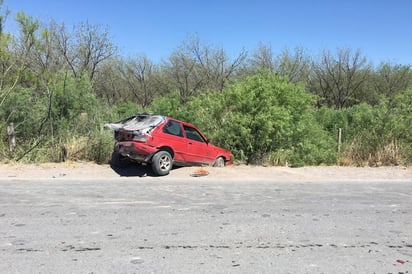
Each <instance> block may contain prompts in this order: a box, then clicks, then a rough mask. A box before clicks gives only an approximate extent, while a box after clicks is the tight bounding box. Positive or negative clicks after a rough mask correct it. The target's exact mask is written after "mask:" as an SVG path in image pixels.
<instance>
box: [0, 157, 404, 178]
mask: <svg viewBox="0 0 412 274" xmlns="http://www.w3.org/2000/svg"><path fill="white" fill-rule="evenodd" d="M199 172H200V173H205V174H206V176H200V177H201V178H193V176H192V175H193V174H196V173H199ZM126 177H127V178H139V177H148V178H151V177H153V178H162V179H163V178H164V180H170V179H185V178H186V179H189V180H204V179H205V178H210V179H214V180H224V181H226V180H227V181H237V180H239V181H241V180H246V181H249V180H250V181H252V180H262V181H263V180H265V181H266V180H267V181H279V182H281V181H299V182H319V181H325V182H328V181H348V180H351V181H353V180H359V181H367V180H369V181H370V180H377V181H381V180H391V181H396V180H402V181H411V182H412V168H411V167H378V168H371V167H362V168H358V167H338V166H330V167H323V166H322V167H301V168H289V167H263V166H248V165H232V166H227V167H224V168H213V167H202V168H200V170H199V167H184V168H175V169H173V170H172V171H171V172H170V174H169V175H168V176H164V177H155V176H154V175H153V173H151V169H150V167H139V166H131V167H128V168H126V169H115V168H112V167H111V166H110V165H97V164H95V163H89V162H81V163H78V162H65V163H47V164H0V179H7V178H8V179H12V178H16V179H42V178H67V179H79V180H81V179H91V178H96V179H115V178H126Z"/></svg>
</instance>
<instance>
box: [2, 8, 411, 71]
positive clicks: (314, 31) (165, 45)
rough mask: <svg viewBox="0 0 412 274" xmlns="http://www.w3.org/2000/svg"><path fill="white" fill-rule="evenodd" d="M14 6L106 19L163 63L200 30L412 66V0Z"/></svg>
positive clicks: (204, 34)
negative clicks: (358, 53)
mask: <svg viewBox="0 0 412 274" xmlns="http://www.w3.org/2000/svg"><path fill="white" fill-rule="evenodd" d="M3 6H6V7H8V9H9V10H10V11H11V14H10V15H9V17H8V19H7V22H6V23H7V24H6V31H9V32H14V31H15V24H13V21H14V17H15V14H16V12H18V11H23V12H25V13H26V14H27V15H30V16H32V17H34V18H37V19H40V20H41V21H44V22H48V20H50V19H53V20H55V21H56V22H60V23H61V22H64V23H65V24H66V25H73V24H78V23H81V22H86V21H87V22H89V23H90V24H96V25H102V26H107V27H108V29H109V33H110V37H111V39H112V41H113V42H114V43H115V45H116V46H117V47H118V48H119V51H120V53H121V54H122V55H124V56H134V55H140V54H145V55H146V56H147V57H148V58H149V59H151V60H153V61H155V62H158V61H160V60H161V59H164V58H167V57H168V56H169V55H170V54H171V53H172V51H173V50H175V49H176V48H177V47H178V46H179V45H181V44H182V43H183V42H184V41H187V40H188V38H189V37H190V36H192V35H195V34H196V35H197V36H198V37H199V39H200V41H201V42H203V43H204V44H208V45H212V46H219V47H223V49H225V51H226V52H227V53H228V54H229V55H230V56H232V57H233V56H235V55H236V54H238V53H239V52H240V51H241V50H242V49H243V48H244V49H246V50H247V51H248V52H249V53H251V52H253V51H254V50H256V49H257V47H258V45H259V43H263V44H265V45H270V46H271V47H272V50H273V51H274V53H275V54H278V53H280V51H281V50H282V49H284V48H289V49H293V48H295V47H297V46H300V47H303V48H304V49H305V50H306V51H307V52H308V53H309V54H310V55H311V56H312V57H316V56H317V55H318V54H320V53H321V51H322V50H323V49H329V50H332V51H335V50H336V49H337V48H350V49H353V50H356V49H360V50H361V52H362V53H363V54H364V55H365V56H366V57H368V59H369V60H370V61H372V62H373V63H374V64H375V65H377V64H379V63H380V62H382V61H384V62H392V63H398V64H404V65H409V64H411V65H412V16H411V14H412V1H411V0H356V1H355V0H340V1H335V0H329V1H327V0H312V1H311V0H307V1H304V0H289V1H288V0H280V1H276V0H254V1H253V0H250V1H246V0H237V1H234V0H226V1H225V0H220V1H219V0H204V1H200V0H192V1H189V0H181V1H179V0H174V1H172V0H170V1H167V0H146V1H141V0H135V1H132V0H129V1H126V0H117V1H107V0H62V1H58V0H38V1H34V0H4V4H3Z"/></svg>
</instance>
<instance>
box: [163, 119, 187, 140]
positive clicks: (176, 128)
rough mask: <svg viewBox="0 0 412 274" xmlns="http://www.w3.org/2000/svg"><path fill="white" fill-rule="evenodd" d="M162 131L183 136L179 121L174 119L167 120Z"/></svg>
mask: <svg viewBox="0 0 412 274" xmlns="http://www.w3.org/2000/svg"><path fill="white" fill-rule="evenodd" d="M163 132H164V133H167V134H171V135H175V136H179V137H183V132H182V127H181V126H180V123H179V122H177V121H174V120H169V121H168V122H167V124H166V125H165V126H164V127H163Z"/></svg>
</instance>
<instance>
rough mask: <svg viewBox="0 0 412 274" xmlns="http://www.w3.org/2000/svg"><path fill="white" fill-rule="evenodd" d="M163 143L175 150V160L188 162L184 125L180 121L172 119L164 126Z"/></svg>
mask: <svg viewBox="0 0 412 274" xmlns="http://www.w3.org/2000/svg"><path fill="white" fill-rule="evenodd" d="M161 136H162V138H163V139H164V140H163V141H162V145H167V146H170V147H171V148H172V149H173V151H174V154H175V155H174V160H175V161H178V162H186V161H187V159H186V150H187V149H186V146H187V142H186V138H184V134H183V129H182V125H181V123H180V122H179V121H175V120H172V119H170V120H169V121H167V122H166V124H165V125H164V126H163V129H162V133H161Z"/></svg>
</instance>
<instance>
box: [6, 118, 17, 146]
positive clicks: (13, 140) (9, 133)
mask: <svg viewBox="0 0 412 274" xmlns="http://www.w3.org/2000/svg"><path fill="white" fill-rule="evenodd" d="M7 138H8V140H9V149H10V152H13V150H14V148H15V147H16V134H15V133H14V124H13V123H10V124H9V125H8V126H7Z"/></svg>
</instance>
